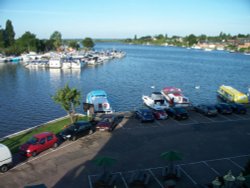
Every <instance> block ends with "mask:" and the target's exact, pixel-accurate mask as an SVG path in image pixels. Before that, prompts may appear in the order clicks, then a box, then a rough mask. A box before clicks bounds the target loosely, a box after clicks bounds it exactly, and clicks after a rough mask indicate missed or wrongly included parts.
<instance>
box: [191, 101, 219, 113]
mask: <svg viewBox="0 0 250 188" xmlns="http://www.w3.org/2000/svg"><path fill="white" fill-rule="evenodd" d="M194 110H195V111H196V112H199V113H201V114H204V115H206V116H216V115H217V114H218V111H217V109H216V108H215V107H214V105H206V104H199V105H197V106H194Z"/></svg>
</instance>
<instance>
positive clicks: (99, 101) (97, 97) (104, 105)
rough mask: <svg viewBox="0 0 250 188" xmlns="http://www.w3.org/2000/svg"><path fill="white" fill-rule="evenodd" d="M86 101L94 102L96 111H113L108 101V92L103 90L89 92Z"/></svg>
mask: <svg viewBox="0 0 250 188" xmlns="http://www.w3.org/2000/svg"><path fill="white" fill-rule="evenodd" d="M86 102H87V103H89V104H93V106H94V113H106V114H109V113H113V110H112V108H111V105H110V103H109V101H108V96H107V93H106V92H105V91H103V90H94V91H91V92H89V93H88V94H87V97H86Z"/></svg>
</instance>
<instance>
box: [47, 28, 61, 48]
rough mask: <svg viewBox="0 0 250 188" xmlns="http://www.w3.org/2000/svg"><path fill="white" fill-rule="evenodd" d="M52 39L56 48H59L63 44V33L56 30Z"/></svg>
mask: <svg viewBox="0 0 250 188" xmlns="http://www.w3.org/2000/svg"><path fill="white" fill-rule="evenodd" d="M50 40H52V41H53V45H54V47H55V49H58V48H59V47H60V46H61V45H62V34H61V33H60V32H59V31H55V32H54V33H53V34H52V35H51V36H50Z"/></svg>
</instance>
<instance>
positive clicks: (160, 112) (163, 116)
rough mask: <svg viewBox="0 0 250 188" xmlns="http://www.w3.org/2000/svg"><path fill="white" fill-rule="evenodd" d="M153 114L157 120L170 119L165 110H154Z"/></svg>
mask: <svg viewBox="0 0 250 188" xmlns="http://www.w3.org/2000/svg"><path fill="white" fill-rule="evenodd" d="M153 114H154V117H155V119H157V120H161V119H167V118H168V114H167V113H166V112H165V110H153Z"/></svg>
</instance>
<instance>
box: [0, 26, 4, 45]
mask: <svg viewBox="0 0 250 188" xmlns="http://www.w3.org/2000/svg"><path fill="white" fill-rule="evenodd" d="M0 48H4V30H3V29H0Z"/></svg>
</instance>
